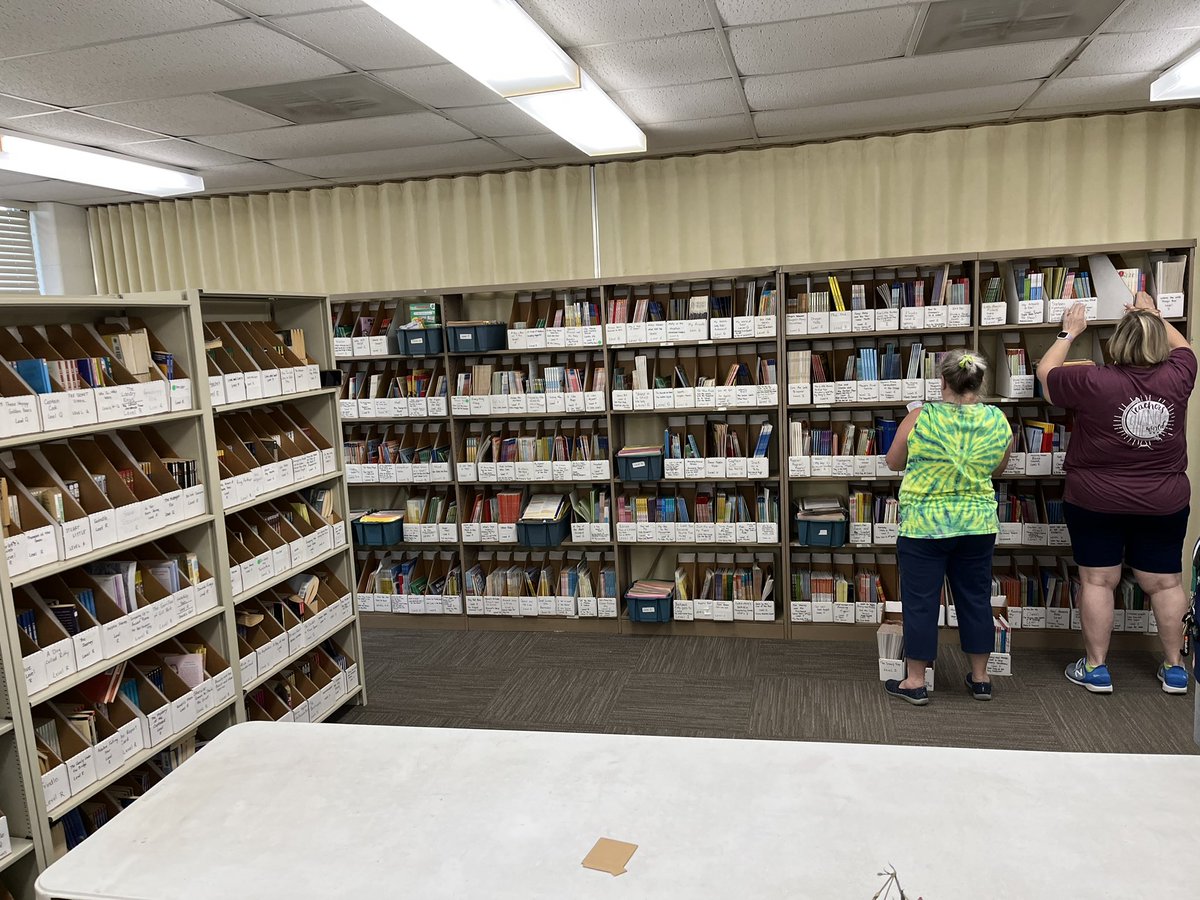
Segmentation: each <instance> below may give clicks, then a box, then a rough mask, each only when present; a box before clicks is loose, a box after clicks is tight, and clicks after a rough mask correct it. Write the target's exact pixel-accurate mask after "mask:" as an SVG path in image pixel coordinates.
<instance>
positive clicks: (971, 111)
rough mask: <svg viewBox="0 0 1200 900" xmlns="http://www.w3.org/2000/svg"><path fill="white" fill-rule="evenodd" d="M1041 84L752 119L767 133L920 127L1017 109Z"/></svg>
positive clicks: (776, 113)
mask: <svg viewBox="0 0 1200 900" xmlns="http://www.w3.org/2000/svg"><path fill="white" fill-rule="evenodd" d="M1038 84H1039V82H1036V81H1025V82H1021V83H1020V84H1005V85H998V86H996V87H989V88H975V89H970V90H957V91H943V92H942V93H938V94H921V95H920V96H916V97H892V98H890V99H887V100H863V101H860V102H858V103H841V104H838V105H834V106H817V107H812V108H810V109H790V110H777V111H774V112H760V113H755V114H754V125H755V128H757V130H758V133H759V134H760V135H763V136H796V137H806V136H810V135H812V136H815V135H822V136H824V135H830V134H835V133H844V134H854V133H858V132H863V131H867V132H869V131H885V130H890V129H892V128H895V127H897V126H899V127H904V128H909V127H912V128H918V127H924V126H926V125H930V124H935V123H941V122H945V121H948V120H956V119H960V118H962V119H969V118H971V117H978V118H980V119H982V118H984V117H985V116H986V115H987V114H989V113H997V112H1006V111H1009V110H1014V109H1016V108H1017V107H1019V106H1020V105H1021V104H1022V103H1024V102H1025V101H1026V100H1028V99H1029V96H1030V95H1031V94H1032V93H1033V92H1034V90H1036V88H1037V86H1038Z"/></svg>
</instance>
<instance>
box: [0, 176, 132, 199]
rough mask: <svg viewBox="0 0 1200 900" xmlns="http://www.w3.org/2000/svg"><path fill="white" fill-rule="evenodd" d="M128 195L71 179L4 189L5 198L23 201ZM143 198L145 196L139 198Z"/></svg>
mask: <svg viewBox="0 0 1200 900" xmlns="http://www.w3.org/2000/svg"><path fill="white" fill-rule="evenodd" d="M128 196H130V195H128V194H125V193H117V192H115V191H106V190H105V189H104V188H102V187H96V186H95V185H94V184H75V183H74V182H71V181H38V182H34V183H32V184H22V185H17V186H15V187H9V188H5V189H4V199H5V200H20V201H22V202H24V203H43V202H48V201H57V202H59V203H90V202H94V203H106V202H110V201H112V202H115V201H116V200H117V199H119V198H125V197H128ZM139 199H145V198H139Z"/></svg>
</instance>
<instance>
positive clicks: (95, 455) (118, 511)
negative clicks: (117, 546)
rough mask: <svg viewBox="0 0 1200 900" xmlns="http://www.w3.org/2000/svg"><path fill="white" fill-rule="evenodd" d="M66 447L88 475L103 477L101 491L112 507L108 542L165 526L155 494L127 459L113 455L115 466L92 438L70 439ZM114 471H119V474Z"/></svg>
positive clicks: (132, 536) (156, 492)
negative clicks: (111, 534) (112, 530)
mask: <svg viewBox="0 0 1200 900" xmlns="http://www.w3.org/2000/svg"><path fill="white" fill-rule="evenodd" d="M70 447H71V450H72V451H73V453H74V454H75V456H76V457H77V458H78V459H79V461H80V463H81V464H82V465H83V467H84V469H85V470H86V471H87V472H88V473H90V475H91V476H93V477H94V476H103V479H104V484H105V492H106V494H107V497H108V501H109V503H110V504H112V507H113V522H114V525H115V533H116V537H115V540H114V541H113V542H112V543H115V542H117V541H125V540H129V539H130V538H134V537H138V536H140V535H142V534H145V533H147V532H148V531H150V530H152V528H161V527H162V526H163V524H165V523H164V521H163V508H162V505H161V503H160V502H159V494H158V491H157V490H155V488H154V486H153V485H152V484H151V483H150V481H149V480H148V479H147V478H146V476H145V475H142V473H141V471H140V470H138V469H137V468H136V466H135V465H134V464H133V462H132V461H131V460H127V459H122V454H116V457H117V462H118V463H119V465H115V464H114V463H113V462H111V461H110V459H109V457H108V455H106V454H105V452H104V448H103V447H102V446H101V445H100V444H99V443H98V442H97V441H96V440H95V439H92V438H89V439H86V440H83V439H76V440H73V441H71V444H70ZM118 468H120V469H121V470H122V472H120V473H119V472H118ZM126 477H128V480H126ZM80 484H81V485H82V482H80ZM147 500H149V501H150V503H149V505H147V503H146V501H147ZM93 526H95V519H94V518H93Z"/></svg>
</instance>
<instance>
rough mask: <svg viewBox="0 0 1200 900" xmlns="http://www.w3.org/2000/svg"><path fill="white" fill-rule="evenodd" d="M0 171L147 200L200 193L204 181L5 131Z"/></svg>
mask: <svg viewBox="0 0 1200 900" xmlns="http://www.w3.org/2000/svg"><path fill="white" fill-rule="evenodd" d="M0 169H5V170H7V171H9V172H21V173H23V174H25V175H37V176H40V177H42V178H54V179H56V180H58V181H71V182H74V183H76V184H94V185H96V186H97V187H104V188H111V189H112V190H115V191H124V192H125V193H129V194H148V195H149V196H151V197H170V196H173V195H175V194H190V193H193V192H195V191H202V190H204V179H203V178H201V177H200V176H199V175H193V174H191V173H190V172H181V171H179V170H178V169H168V168H165V167H163V166H158V165H154V164H153V163H147V162H141V161H139V160H134V159H129V158H128V157H125V156H117V155H116V154H115V153H106V152H104V151H103V150H90V149H85V148H83V147H76V146H73V145H71V144H60V143H58V142H57V141H47V140H42V139H35V138H30V137H26V136H25V135H20V134H11V133H9V132H2V133H0Z"/></svg>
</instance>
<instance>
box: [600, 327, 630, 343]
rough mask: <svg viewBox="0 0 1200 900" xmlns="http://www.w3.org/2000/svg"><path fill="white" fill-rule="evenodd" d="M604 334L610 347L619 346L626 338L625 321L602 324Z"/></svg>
mask: <svg viewBox="0 0 1200 900" xmlns="http://www.w3.org/2000/svg"><path fill="white" fill-rule="evenodd" d="M604 336H605V338H606V339H607V340H608V344H609V346H611V347H619V346H621V345H622V344H624V343H625V342H626V340H627V338H626V329H625V323H624V322H619V323H610V324H608V325H605V326H604Z"/></svg>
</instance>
